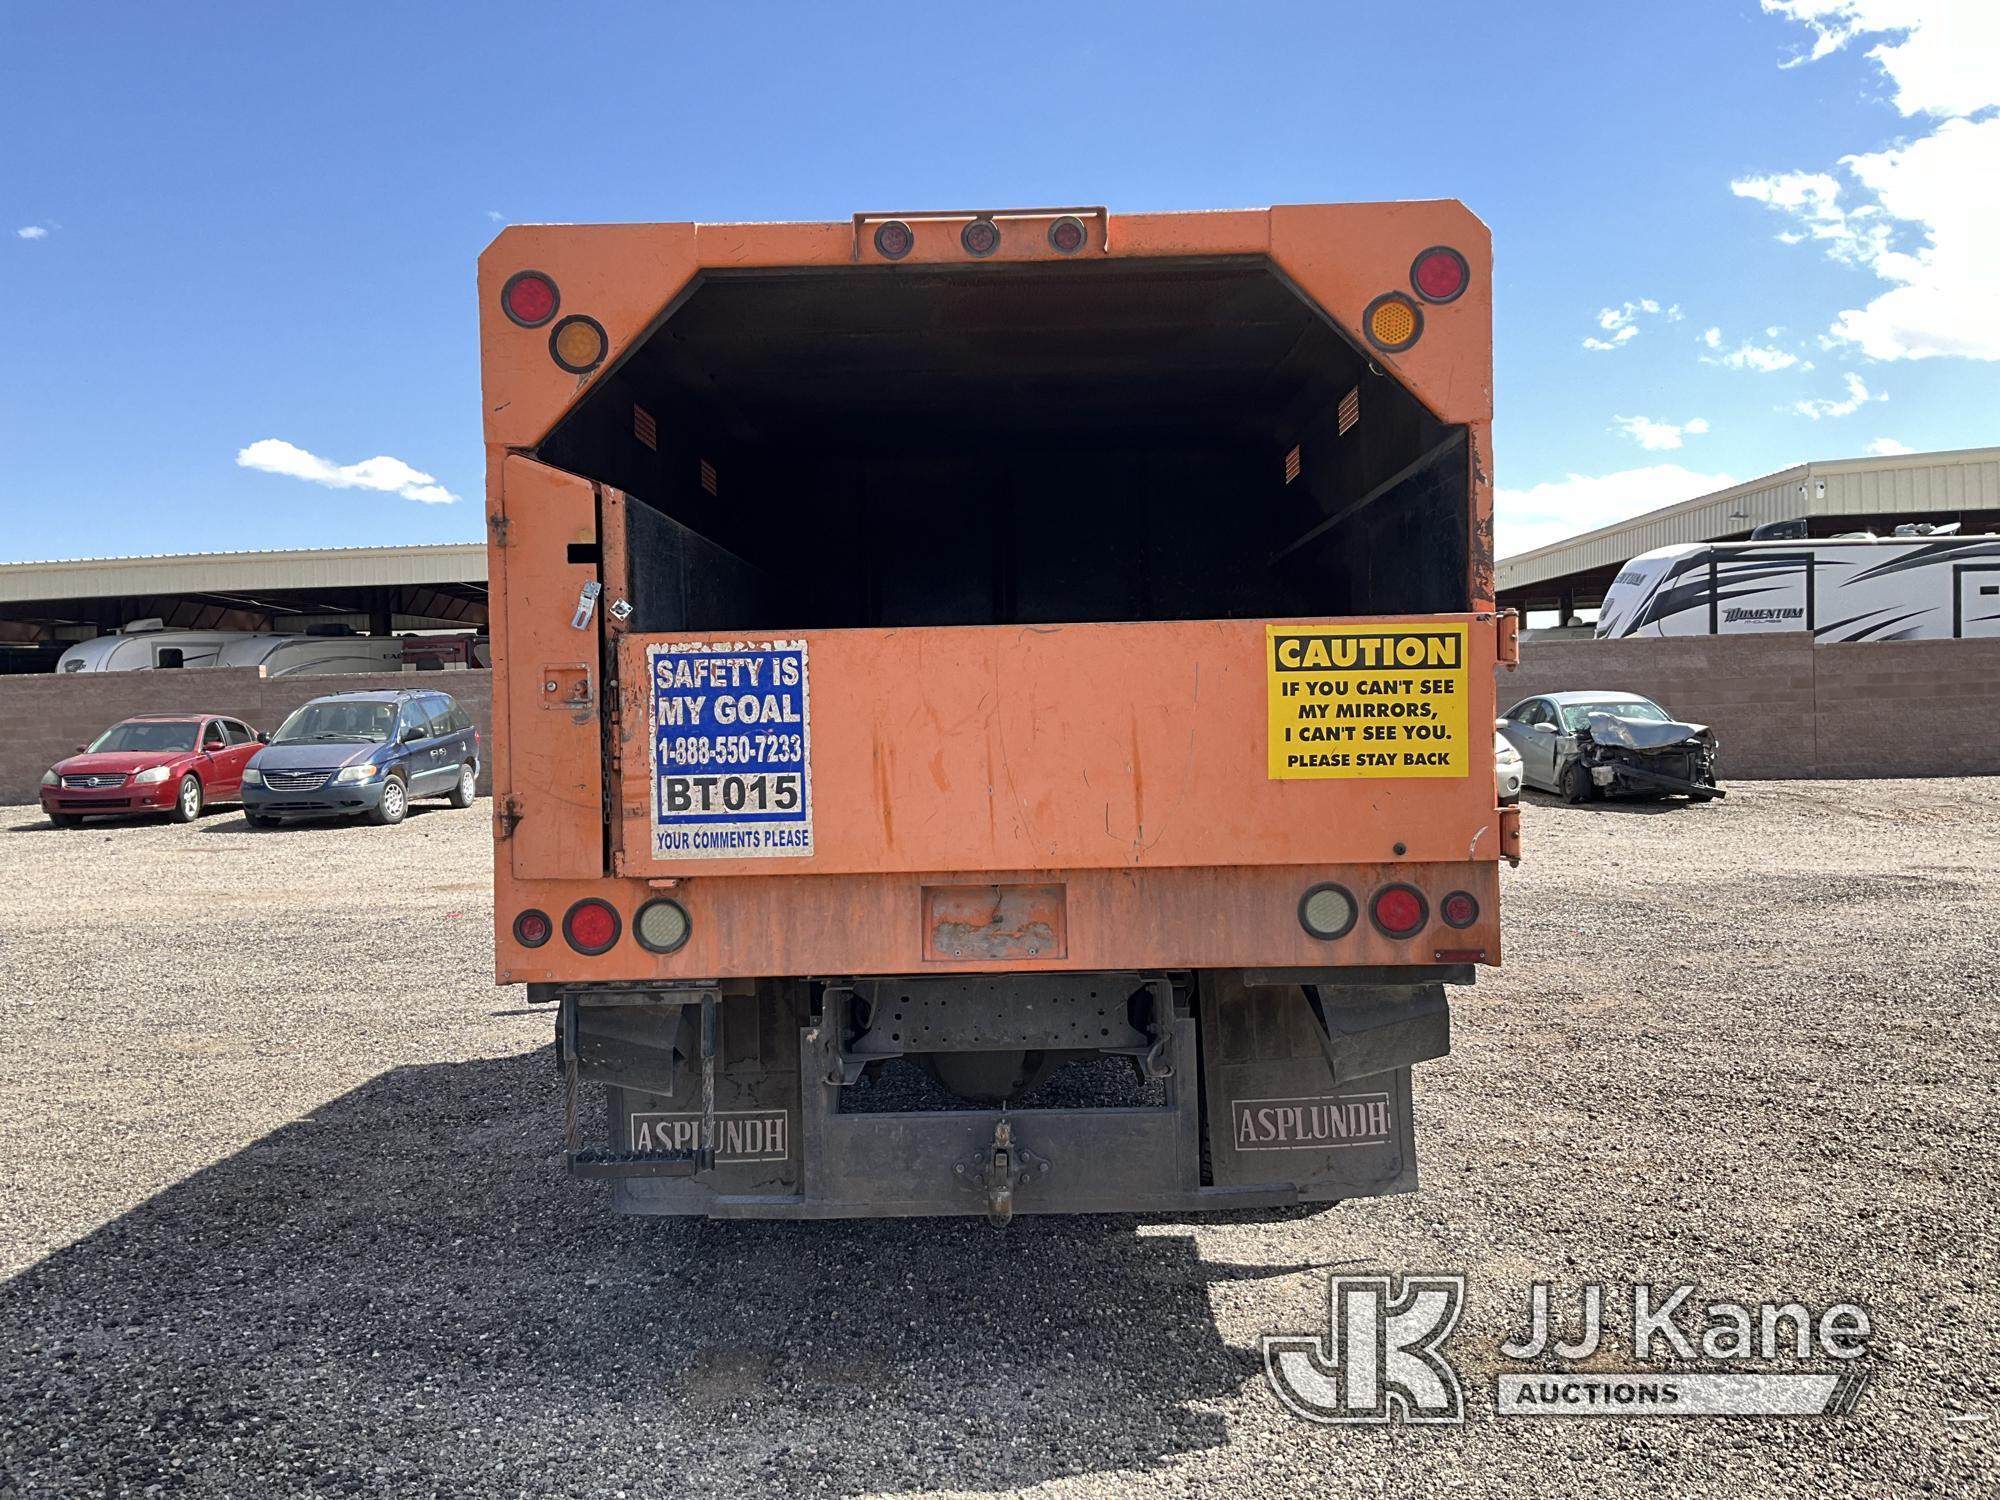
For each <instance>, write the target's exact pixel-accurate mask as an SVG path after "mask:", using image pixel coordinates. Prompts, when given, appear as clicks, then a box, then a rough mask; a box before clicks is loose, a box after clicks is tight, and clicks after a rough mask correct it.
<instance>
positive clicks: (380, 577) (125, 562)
mask: <svg viewBox="0 0 2000 1500" xmlns="http://www.w3.org/2000/svg"><path fill="white" fill-rule="evenodd" d="M484 582H486V544H485V543H484V542H445V543H438V544H431V545H425V546H415V547H325V548H312V549H306V550H301V551H296V552H187V553H176V554H169V555H166V556H161V557H99V558H85V559H81V560H78V561H75V562H22V563H0V602H8V603H15V602H19V603H27V602H31V601H34V600H38V599H95V598H104V597H129V596H138V597H152V596H157V595H163V594H228V593H244V594H255V593H256V592H257V591H258V590H260V589H311V588H365V587H370V586H389V587H397V586H407V585H413V584H427V583H484Z"/></svg>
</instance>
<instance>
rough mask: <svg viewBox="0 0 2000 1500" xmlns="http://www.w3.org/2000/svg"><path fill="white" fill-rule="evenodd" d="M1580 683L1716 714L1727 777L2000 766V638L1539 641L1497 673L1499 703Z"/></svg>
mask: <svg viewBox="0 0 2000 1500" xmlns="http://www.w3.org/2000/svg"><path fill="white" fill-rule="evenodd" d="M1585 688H1607V689H1618V690H1622V691H1625V692H1632V693H1643V694H1644V695H1645V696H1646V697H1648V698H1652V699H1654V700H1655V701H1657V702H1658V703H1660V704H1661V706H1663V707H1664V708H1666V709H1667V711H1668V712H1670V713H1672V714H1673V715H1674V716H1675V717H1677V718H1682V719H1688V720H1692V721H1693V722H1695V723H1698V724H1709V725H1712V726H1714V728H1715V730H1716V732H1717V734H1719V735H1720V736H1721V737H1722V759H1721V765H1720V770H1721V772H1722V776H1723V779H1724V780H1725V781H1727V780H1730V779H1732V778H1735V779H1741V780H1760V779H1764V778H1769V777H1812V776H1828V777H1840V776H1852V777H1875V776H1971V775H1982V776H1991V775H2000V733H1996V730H2000V640H1982V641H1867V642H1862V643H1859V644H1856V645H1851V646H1815V645H1813V643H1812V637H1811V636H1809V635H1807V634H1805V633H1803V632H1798V633H1791V632H1787V633H1784V634H1773V635H1741V636H1689V637H1683V638H1679V639H1657V640H1630V641H1540V642H1532V641H1531V642H1529V643H1528V644H1527V645H1525V646H1523V647H1522V648H1521V665H1520V666H1519V667H1517V668H1516V669H1514V670H1513V671H1512V672H1509V671H1507V670H1506V669H1505V668H1504V667H1503V668H1501V669H1500V672H1499V703H1500V707H1501V708H1502V710H1504V709H1506V708H1507V707H1508V706H1509V705H1510V704H1513V703H1516V702H1518V701H1519V700H1520V699H1522V698H1526V697H1529V696H1531V695H1533V694H1535V693H1551V692H1559V691H1563V690H1565V689H1585Z"/></svg>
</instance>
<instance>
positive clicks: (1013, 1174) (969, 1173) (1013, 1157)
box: [951, 1115, 1049, 1224]
mask: <svg viewBox="0 0 2000 1500" xmlns="http://www.w3.org/2000/svg"><path fill="white" fill-rule="evenodd" d="M1048 1169H1049V1163H1048V1159H1047V1158H1046V1157H1041V1156H1037V1155H1035V1153H1034V1152H1032V1151H1030V1150H1028V1149H1027V1147H1025V1146H1023V1145H1021V1144H1019V1143H1018V1142H1017V1141H1016V1140H1015V1139H1014V1122H1013V1121H1011V1120H1009V1119H1008V1118H1007V1117H1006V1116H1005V1115H1002V1116H1001V1117H1000V1119H999V1121H998V1123H996V1124H995V1125H994V1127H993V1144H992V1145H991V1146H988V1147H987V1148H986V1149H985V1150H984V1151H978V1152H975V1153H974V1154H973V1155H972V1156H970V1157H968V1158H967V1159H966V1160H964V1161H962V1162H960V1163H958V1165H957V1166H955V1167H953V1168H952V1169H951V1170H952V1173H953V1174H954V1175H955V1176H956V1177H957V1178H958V1180H959V1184H960V1186H962V1187H966V1188H970V1189H971V1190H972V1191H974V1192H983V1193H985V1194H986V1217H987V1220H988V1221H989V1222H990V1223H994V1224H1005V1223H1007V1222H1009V1221H1010V1220H1011V1219H1012V1218H1013V1217H1014V1190H1015V1189H1016V1188H1018V1187H1019V1186H1020V1185H1021V1184H1022V1182H1023V1181H1027V1180H1032V1179H1033V1178H1036V1177H1040V1176H1041V1175H1042V1174H1043V1173H1045V1172H1047V1171H1048Z"/></svg>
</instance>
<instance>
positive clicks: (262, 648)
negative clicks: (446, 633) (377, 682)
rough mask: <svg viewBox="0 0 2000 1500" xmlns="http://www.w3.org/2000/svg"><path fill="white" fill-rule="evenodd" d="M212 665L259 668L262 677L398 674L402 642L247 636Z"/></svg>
mask: <svg viewBox="0 0 2000 1500" xmlns="http://www.w3.org/2000/svg"><path fill="white" fill-rule="evenodd" d="M213 665H215V666H218V667H262V668H263V669H264V675H265V676H266V677H291V676H296V675H311V676H315V677H323V676H329V675H331V674H334V673H339V672H400V671H402V670H403V642H402V640H401V639H400V638H399V637H397V636H393V635H313V634H308V635H276V634H272V635H249V636H244V637H243V638H241V639H240V640H235V641H231V642H230V643H229V644H228V645H227V646H225V647H223V648H222V652H221V654H220V656H218V657H217V659H216V660H215V662H214V663H213Z"/></svg>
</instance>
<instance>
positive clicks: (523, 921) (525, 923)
mask: <svg viewBox="0 0 2000 1500" xmlns="http://www.w3.org/2000/svg"><path fill="white" fill-rule="evenodd" d="M555 930H556V929H555V924H554V923H553V922H551V921H549V914H548V913H547V912H542V911H536V910H535V909H534V908H533V907H529V908H528V910H526V911H524V912H522V913H521V914H520V915H519V916H518V917H516V918H514V941H515V942H517V943H519V944H520V945H521V946H522V947H523V948H539V947H541V946H542V944H544V943H546V942H547V941H548V940H549V939H550V938H552V937H554V936H555Z"/></svg>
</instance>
